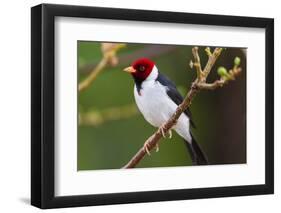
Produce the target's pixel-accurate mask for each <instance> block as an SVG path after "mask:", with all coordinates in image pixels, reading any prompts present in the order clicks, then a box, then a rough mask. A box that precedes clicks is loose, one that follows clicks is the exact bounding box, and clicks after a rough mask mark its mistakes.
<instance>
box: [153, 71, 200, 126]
mask: <svg viewBox="0 0 281 213" xmlns="http://www.w3.org/2000/svg"><path fill="white" fill-rule="evenodd" d="M156 80H157V81H159V83H160V84H162V85H163V86H166V87H167V95H168V96H169V97H170V98H171V99H172V100H173V101H174V102H175V104H177V105H180V104H181V103H182V101H183V97H182V96H181V94H180V93H179V91H178V90H177V88H176V85H175V84H174V83H173V82H172V81H171V80H169V79H168V78H167V77H166V76H165V75H163V74H161V73H159V74H158V77H157V79H156ZM184 113H185V114H186V115H187V116H188V117H189V121H190V124H191V126H192V127H193V128H195V124H194V122H193V121H192V115H191V112H190V110H189V108H188V109H186V110H185V111H184Z"/></svg>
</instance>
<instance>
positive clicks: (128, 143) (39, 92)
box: [31, 4, 274, 208]
mask: <svg viewBox="0 0 281 213" xmlns="http://www.w3.org/2000/svg"><path fill="white" fill-rule="evenodd" d="M273 30H274V21H273V19H269V18H254V17H238V16H221V15H207V14H191V13H176V12H164V11H145V10H128V9H112V8H100V7H85V6H66V5H51V4H42V5H38V6H35V7H33V8H32V9H31V40H32V44H31V50H32V51H31V52H32V55H31V58H32V63H31V76H32V79H31V82H32V85H31V88H32V91H31V96H32V102H31V110H32V113H31V114H32V117H31V121H32V122H31V123H32V126H31V128H32V134H31V135H32V137H31V153H32V154H31V204H32V205H34V206H37V207H39V208H59V207H74V206H88V205H105V204H120V203H136V202H152V201H168V200H180V199H197V198H214V197H226V196H243V195H259V194H270V193H273V191H274V175H273V172H274V161H273V159H274V155H273V154H274V153H273V145H274V144H273V138H274V137H273V136H274V132H273V131H274V104H273V103H274V91H273V88H274V85H273V83H274V80H273V77H274V54H273V53H274V36H273V35H274V32H273Z"/></svg>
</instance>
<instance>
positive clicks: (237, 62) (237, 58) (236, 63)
mask: <svg viewBox="0 0 281 213" xmlns="http://www.w3.org/2000/svg"><path fill="white" fill-rule="evenodd" d="M240 63H241V59H240V58H239V57H235V59H234V65H235V66H239V65H240Z"/></svg>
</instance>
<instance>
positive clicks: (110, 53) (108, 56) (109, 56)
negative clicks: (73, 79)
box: [78, 44, 124, 92]
mask: <svg viewBox="0 0 281 213" xmlns="http://www.w3.org/2000/svg"><path fill="white" fill-rule="evenodd" d="M122 47H124V44H115V45H114V46H112V48H111V49H108V50H106V51H103V58H102V59H101V61H100V62H99V63H98V65H97V66H96V67H95V68H94V69H93V70H92V71H91V72H90V74H89V75H88V77H87V78H86V79H84V80H83V81H82V82H81V83H79V85H78V91H79V92H81V91H82V90H85V89H86V88H88V87H89V86H90V85H91V83H92V82H93V81H94V80H95V79H96V78H97V76H98V75H99V74H100V73H101V72H102V71H103V70H104V68H105V67H106V66H107V65H108V64H109V63H112V61H113V59H115V58H116V52H117V51H118V50H119V49H121V48H122Z"/></svg>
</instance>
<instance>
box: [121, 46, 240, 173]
mask: <svg viewBox="0 0 281 213" xmlns="http://www.w3.org/2000/svg"><path fill="white" fill-rule="evenodd" d="M221 51H222V48H216V49H215V50H214V52H213V53H211V52H210V50H209V49H208V51H206V52H207V55H208V56H209V60H208V62H207V64H206V66H205V68H204V70H203V71H201V65H199V64H198V65H197V66H195V68H196V71H197V78H196V79H195V80H194V81H193V83H192V84H191V87H190V90H189V92H188V93H187V95H186V96H185V98H184V100H183V102H182V103H181V104H180V105H179V106H178V107H177V109H176V111H175V113H174V114H173V115H172V117H171V118H170V119H169V120H168V121H167V122H165V123H164V124H163V125H162V126H161V127H159V128H158V129H157V131H156V132H155V133H154V134H153V135H151V136H150V137H149V138H148V139H147V140H146V141H145V143H144V144H145V146H144V147H142V148H141V149H139V151H138V152H137V153H136V154H135V155H134V156H133V157H132V158H131V160H130V161H129V162H128V163H127V164H126V165H125V166H124V167H123V168H124V169H128V168H134V167H135V166H136V165H137V164H138V163H139V162H140V161H141V160H142V159H143V158H144V156H145V155H146V154H147V151H148V152H149V151H150V150H152V149H153V148H155V147H157V146H158V143H159V140H160V139H161V138H162V137H163V133H164V134H166V133H167V132H168V131H169V130H170V129H171V128H172V127H173V126H174V125H175V124H176V123H177V120H178V118H179V117H180V116H181V114H182V113H183V112H184V111H185V110H186V109H187V108H188V107H189V106H190V105H191V102H192V100H193V98H194V96H195V95H196V94H197V93H198V92H199V91H200V90H203V89H207V90H209V89H215V88H217V87H221V86H223V85H224V84H225V83H227V82H228V81H229V80H234V79H235V77H236V76H237V75H238V74H239V73H240V72H241V68H238V66H236V65H235V66H234V68H233V70H230V71H229V73H228V76H230V77H227V78H226V77H221V79H220V80H217V81H215V82H214V83H210V84H208V83H206V79H207V77H208V75H209V73H210V71H211V69H212V67H213V66H214V64H215V62H216V60H217V58H218V57H219V55H220V53H221ZM192 53H193V57H194V60H195V63H200V57H199V54H198V48H197V47H194V48H193V49H192ZM199 71H200V72H199ZM201 74H203V76H201Z"/></svg>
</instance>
